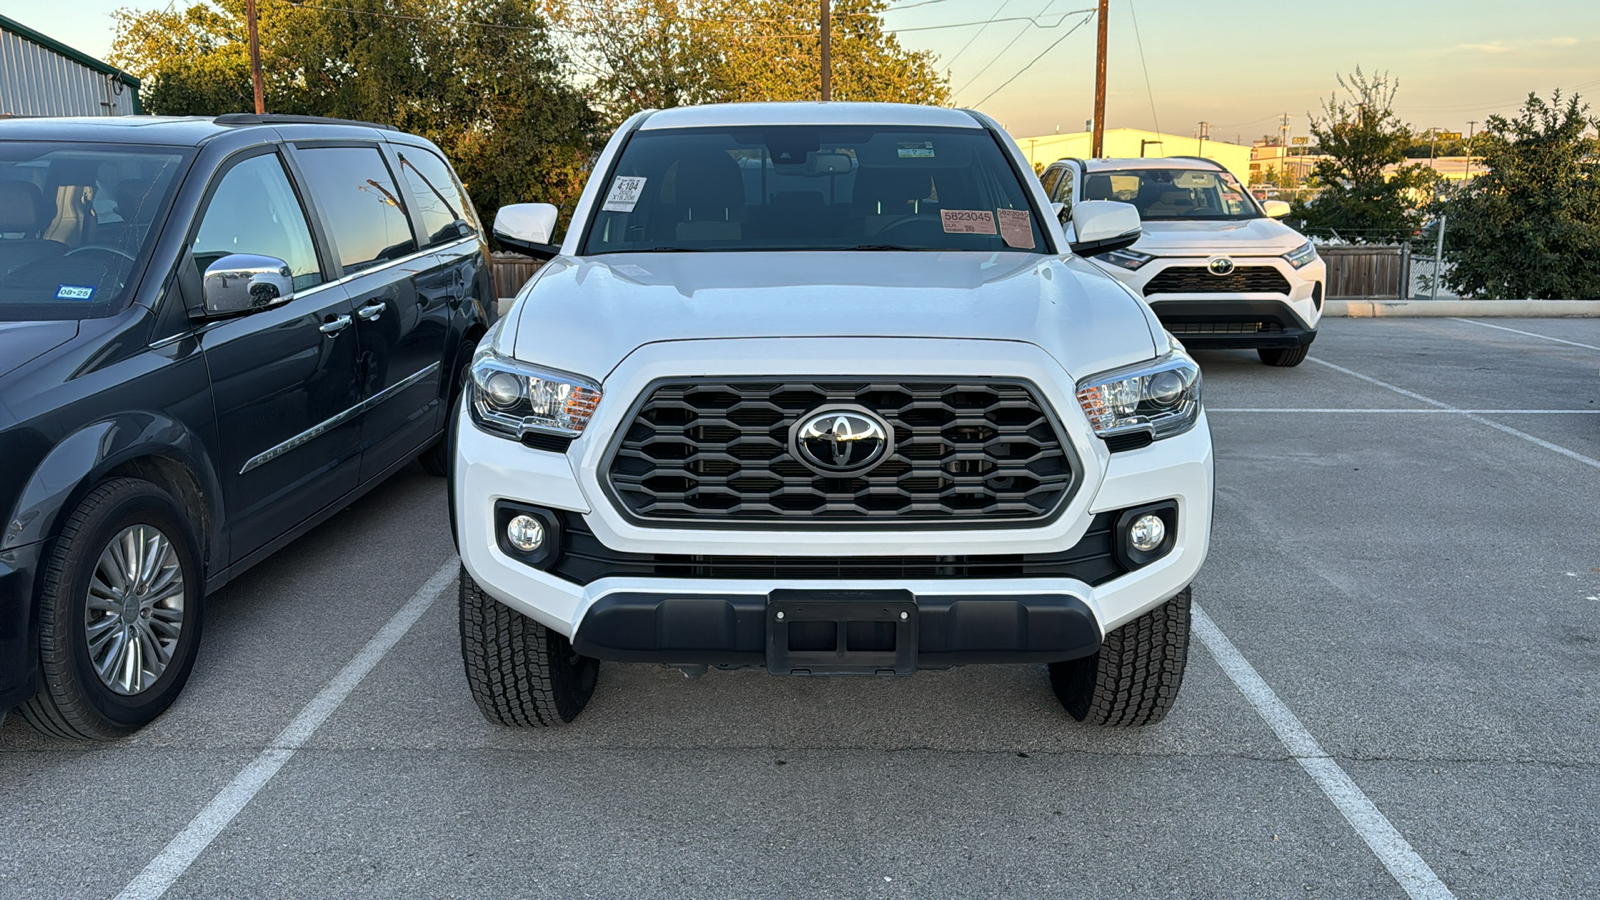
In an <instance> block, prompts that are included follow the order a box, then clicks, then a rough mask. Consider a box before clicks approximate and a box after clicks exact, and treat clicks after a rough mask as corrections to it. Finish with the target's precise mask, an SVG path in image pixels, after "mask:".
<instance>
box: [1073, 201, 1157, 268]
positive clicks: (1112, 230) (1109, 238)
mask: <svg viewBox="0 0 1600 900" xmlns="http://www.w3.org/2000/svg"><path fill="white" fill-rule="evenodd" d="M1141 230H1142V226H1141V224H1140V222H1139V210H1138V209H1137V208H1136V207H1134V205H1133V204H1131V203H1118V202H1117V201H1115V200H1084V201H1083V202H1081V203H1078V204H1076V205H1075V206H1073V207H1072V231H1073V238H1074V239H1073V241H1072V252H1073V253H1076V254H1078V255H1079V256H1093V255H1095V254H1096V253H1110V252H1111V251H1112V250H1121V249H1123V248H1125V247H1128V246H1131V245H1132V244H1133V242H1134V241H1137V240H1138V239H1139V235H1140V233H1141Z"/></svg>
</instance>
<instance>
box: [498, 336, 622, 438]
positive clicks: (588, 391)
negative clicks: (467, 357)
mask: <svg viewBox="0 0 1600 900" xmlns="http://www.w3.org/2000/svg"><path fill="white" fill-rule="evenodd" d="M471 376H472V377H471V378H470V379H469V382H468V386H467V388H468V390H469V391H470V392H471V401H472V402H471V410H472V421H473V423H474V424H476V425H477V426H478V427H479V428H482V429H483V430H484V431H488V432H493V433H495V434H501V435H505V436H506V437H509V438H514V439H519V440H520V439H521V438H522V436H523V435H524V434H526V433H528V432H536V433H541V434H551V435H557V436H559V437H568V438H575V437H577V436H578V435H580V434H582V433H583V428H584V426H585V425H588V424H589V418H590V417H591V416H593V415H594V410H595V407H596V406H598V405H600V385H599V384H597V383H595V382H593V381H590V380H589V379H587V378H584V377H583V376H581V375H573V374H571V373H568V372H558V371H555V370H553V369H541V368H539V367H537V366H530V365H528V364H527V363H524V362H519V361H517V360H514V359H510V358H508V357H504V356H501V355H500V354H498V353H496V352H494V350H492V349H490V348H489V346H488V345H487V344H485V345H484V346H483V348H482V349H480V350H479V351H478V352H477V353H475V354H473V357H472V371H471Z"/></svg>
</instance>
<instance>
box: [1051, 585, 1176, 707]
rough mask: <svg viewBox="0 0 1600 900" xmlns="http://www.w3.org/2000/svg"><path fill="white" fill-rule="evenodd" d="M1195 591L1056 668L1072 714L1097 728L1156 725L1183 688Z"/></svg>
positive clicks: (1059, 693) (1056, 683) (1055, 680)
mask: <svg viewBox="0 0 1600 900" xmlns="http://www.w3.org/2000/svg"><path fill="white" fill-rule="evenodd" d="M1191 591H1192V589H1191V588H1184V589H1183V591H1182V593H1180V594H1178V595H1177V596H1176V597H1173V598H1172V599H1171V600H1168V601H1167V602H1166V603H1163V604H1161V605H1160V606H1158V607H1156V608H1155V609H1152V610H1150V611H1149V612H1147V613H1145V614H1144V615H1142V616H1140V617H1139V618H1137V619H1134V620H1133V621H1132V622H1129V623H1128V624H1126V625H1124V626H1122V627H1121V628H1118V629H1117V630H1116V631H1113V632H1111V633H1110V634H1108V635H1106V639H1105V642H1104V643H1102V644H1101V645H1100V650H1099V652H1098V653H1096V654H1095V655H1093V656H1089V657H1085V658H1084V659H1074V660H1069V661H1067V662H1058V663H1051V664H1050V686H1051V687H1052V688H1054V689H1055V692H1056V697H1057V698H1059V699H1060V700H1061V705H1062V706H1065V707H1066V708H1067V712H1068V713H1070V714H1071V715H1072V717H1073V718H1074V719H1077V720H1078V721H1080V722H1088V723H1089V724H1091V725H1154V724H1155V723H1157V722H1159V721H1161V720H1162V719H1163V718H1165V717H1166V715H1167V711H1168V710H1169V709H1171V708H1172V704H1173V702H1174V701H1175V700H1177V699H1178V688H1179V687H1181V686H1182V685H1183V667H1184V663H1185V662H1186V661H1187V660H1188V658H1189V603H1190V595H1191Z"/></svg>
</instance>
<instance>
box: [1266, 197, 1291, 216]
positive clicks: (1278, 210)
mask: <svg viewBox="0 0 1600 900" xmlns="http://www.w3.org/2000/svg"><path fill="white" fill-rule="evenodd" d="M1261 211H1262V212H1264V213H1266V214H1267V218H1269V219H1281V218H1283V217H1284V216H1287V215H1288V214H1289V204H1287V203H1285V202H1283V201H1282V200H1263V201H1261Z"/></svg>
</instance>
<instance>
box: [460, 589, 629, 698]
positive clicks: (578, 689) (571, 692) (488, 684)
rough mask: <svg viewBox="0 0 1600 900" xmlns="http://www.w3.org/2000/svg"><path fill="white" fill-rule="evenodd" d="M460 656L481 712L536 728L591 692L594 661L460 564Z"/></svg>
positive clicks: (595, 674)
mask: <svg viewBox="0 0 1600 900" xmlns="http://www.w3.org/2000/svg"><path fill="white" fill-rule="evenodd" d="M461 658H462V661H463V662H464V663H465V664H466V668H467V684H468V686H470V687H471V688H472V699H473V700H476V701H477V703H478V709H479V710H480V711H482V712H483V717H484V718H486V719H488V720H489V721H491V722H494V723H495V724H497V725H520V726H523V727H528V728H538V727H543V726H546V725H561V724H565V723H567V722H571V721H572V720H573V719H575V718H577V717H578V713H581V712H583V708H584V707H585V706H587V705H588V703H589V698H590V697H591V696H593V695H594V686H595V681H596V678H597V677H598V676H599V674H600V661H599V660H597V659H590V658H589V657H587V656H579V655H578V654H577V652H576V651H575V650H573V649H572V643H571V642H570V641H568V640H567V639H566V638H565V637H562V636H561V635H560V634H557V633H556V632H554V631H551V630H550V629H548V628H546V627H544V626H543V625H540V624H539V623H538V622H535V621H533V620H532V619H530V618H528V617H527V616H524V615H522V614H521V613H519V612H517V611H515V610H513V609H509V608H507V607H506V606H504V605H502V604H501V603H500V602H499V601H497V600H495V599H494V598H493V597H491V596H489V595H488V594H486V593H484V591H483V589H482V588H480V587H478V583H477V582H475V581H473V580H472V576H471V575H468V574H467V570H466V568H465V567H462V569H461Z"/></svg>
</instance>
